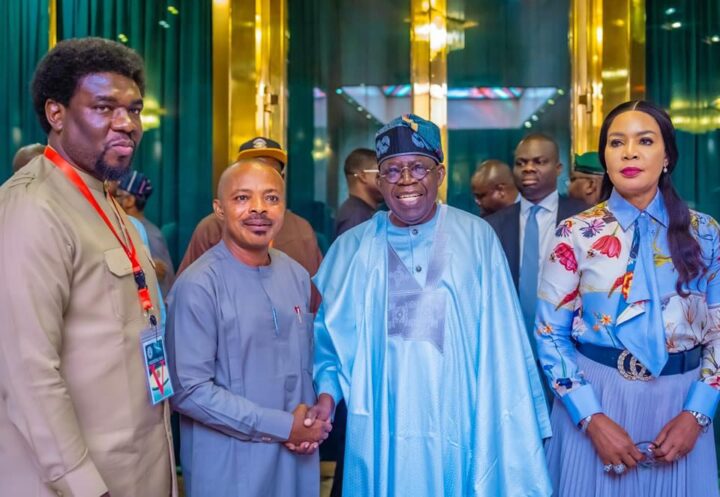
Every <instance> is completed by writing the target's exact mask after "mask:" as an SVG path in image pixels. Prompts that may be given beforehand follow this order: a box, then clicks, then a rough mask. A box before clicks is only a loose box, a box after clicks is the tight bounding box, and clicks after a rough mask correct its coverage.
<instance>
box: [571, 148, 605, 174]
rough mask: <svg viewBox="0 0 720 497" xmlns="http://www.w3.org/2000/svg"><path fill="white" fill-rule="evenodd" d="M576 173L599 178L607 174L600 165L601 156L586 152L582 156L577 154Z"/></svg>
mask: <svg viewBox="0 0 720 497" xmlns="http://www.w3.org/2000/svg"><path fill="white" fill-rule="evenodd" d="M575 171H577V172H579V173H585V174H595V175H597V176H602V175H603V174H605V170H604V169H603V167H602V164H600V155H599V154H598V153H597V152H585V153H584V154H582V155H578V154H575Z"/></svg>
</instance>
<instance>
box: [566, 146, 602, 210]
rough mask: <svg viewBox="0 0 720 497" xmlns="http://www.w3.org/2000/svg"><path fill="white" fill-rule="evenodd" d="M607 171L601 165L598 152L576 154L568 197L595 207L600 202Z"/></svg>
mask: <svg viewBox="0 0 720 497" xmlns="http://www.w3.org/2000/svg"><path fill="white" fill-rule="evenodd" d="M604 174H605V170H604V169H603V167H602V165H601V164H600V156H599V155H598V153H597V152H586V153H584V154H581V155H578V154H575V165H574V167H573V170H572V172H571V173H570V186H569V187H568V195H569V196H571V197H573V198H576V199H578V200H582V201H583V202H585V203H586V204H588V205H595V204H597V203H598V202H599V201H600V191H601V189H602V188H601V187H602V178H603V175H604Z"/></svg>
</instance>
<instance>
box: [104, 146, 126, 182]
mask: <svg viewBox="0 0 720 497" xmlns="http://www.w3.org/2000/svg"><path fill="white" fill-rule="evenodd" d="M107 152H108V149H107V148H106V149H105V150H103V153H102V154H100V156H99V157H98V158H97V160H96V161H95V172H96V173H97V174H98V176H100V177H101V178H102V179H103V181H116V180H119V179H120V178H122V177H123V176H125V174H126V173H127V172H128V171H130V164H132V159H133V156H134V155H135V154H134V153H133V155H131V156H130V160H128V161H127V165H126V166H115V167H112V166H110V165H109V164H108V163H107V162H105V155H106V154H107Z"/></svg>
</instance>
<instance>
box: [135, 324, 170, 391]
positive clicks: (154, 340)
mask: <svg viewBox="0 0 720 497" xmlns="http://www.w3.org/2000/svg"><path fill="white" fill-rule="evenodd" d="M140 348H141V350H142V356H143V364H144V366H145V376H146V377H147V382H148V387H149V388H150V402H152V404H153V405H155V404H158V403H160V402H162V401H163V400H165V399H169V398H170V397H171V396H172V395H173V393H175V391H174V390H173V386H172V381H171V380H170V372H169V371H168V364H167V354H166V352H165V334H164V333H162V332H160V331H158V329H157V327H155V326H153V327H152V328H147V329H144V330H143V331H141V332H140Z"/></svg>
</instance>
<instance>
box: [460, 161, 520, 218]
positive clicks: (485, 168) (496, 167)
mask: <svg viewBox="0 0 720 497" xmlns="http://www.w3.org/2000/svg"><path fill="white" fill-rule="evenodd" d="M470 188H471V190H472V193H473V198H474V199H475V204H476V205H477V206H478V207H479V208H480V209H481V210H482V217H487V216H489V215H490V214H493V213H495V212H497V211H499V210H500V209H503V208H505V207H507V206H508V205H512V204H514V203H516V202H519V201H520V193H519V192H518V190H517V187H516V186H515V181H514V178H513V173H512V169H510V166H508V165H507V164H505V163H504V162H502V161H499V160H496V159H489V160H486V161H485V162H483V163H481V164H480V165H479V166H478V167H477V169H476V170H475V174H473V175H472V178H471V179H470Z"/></svg>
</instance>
